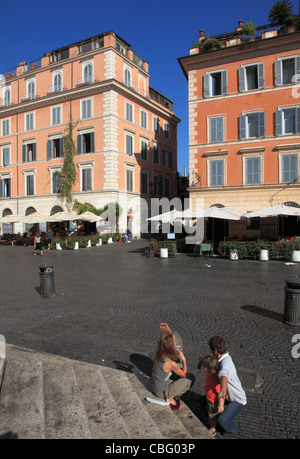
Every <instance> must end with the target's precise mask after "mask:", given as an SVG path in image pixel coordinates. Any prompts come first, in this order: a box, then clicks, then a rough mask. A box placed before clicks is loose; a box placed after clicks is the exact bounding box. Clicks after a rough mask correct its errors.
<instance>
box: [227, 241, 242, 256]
mask: <svg viewBox="0 0 300 459" xmlns="http://www.w3.org/2000/svg"><path fill="white" fill-rule="evenodd" d="M225 250H226V253H227V254H228V257H229V260H238V259H239V254H238V250H237V243H236V242H226V248H225Z"/></svg>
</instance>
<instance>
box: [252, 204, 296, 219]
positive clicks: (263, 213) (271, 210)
mask: <svg viewBox="0 0 300 459" xmlns="http://www.w3.org/2000/svg"><path fill="white" fill-rule="evenodd" d="M274 216H276V217H277V216H283V217H284V216H295V217H297V216H300V208H299V207H292V206H285V205H284V204H277V205H275V206H270V207H265V208H264V209H260V210H255V211H253V212H248V213H246V214H244V217H246V218H253V217H261V218H263V217H274Z"/></svg>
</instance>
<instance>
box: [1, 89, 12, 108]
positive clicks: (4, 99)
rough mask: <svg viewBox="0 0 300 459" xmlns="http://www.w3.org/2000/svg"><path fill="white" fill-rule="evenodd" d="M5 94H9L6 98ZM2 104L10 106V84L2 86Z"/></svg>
mask: <svg viewBox="0 0 300 459" xmlns="http://www.w3.org/2000/svg"><path fill="white" fill-rule="evenodd" d="M6 94H9V97H8V98H7V95H6ZM7 99H8V100H7ZM7 102H8V103H7ZM3 105H4V106H5V107H10V106H11V87H10V86H8V87H6V88H3Z"/></svg>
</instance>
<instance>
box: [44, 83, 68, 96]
mask: <svg viewBox="0 0 300 459" xmlns="http://www.w3.org/2000/svg"><path fill="white" fill-rule="evenodd" d="M66 90H67V88H65V87H64V86H62V85H57V84H56V85H54V86H50V87H49V88H48V91H47V95H48V94H59V93H61V92H64V91H66Z"/></svg>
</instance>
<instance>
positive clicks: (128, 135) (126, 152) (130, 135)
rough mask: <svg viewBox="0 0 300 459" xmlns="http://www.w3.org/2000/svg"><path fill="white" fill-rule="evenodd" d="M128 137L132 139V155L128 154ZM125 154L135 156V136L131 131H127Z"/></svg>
mask: <svg viewBox="0 0 300 459" xmlns="http://www.w3.org/2000/svg"><path fill="white" fill-rule="evenodd" d="M127 137H131V139H132V142H131V146H132V152H131V153H128V151H127ZM125 154H126V155H127V156H134V134H132V133H131V132H129V131H125Z"/></svg>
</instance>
